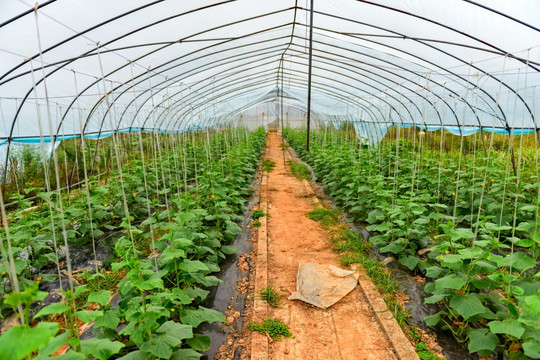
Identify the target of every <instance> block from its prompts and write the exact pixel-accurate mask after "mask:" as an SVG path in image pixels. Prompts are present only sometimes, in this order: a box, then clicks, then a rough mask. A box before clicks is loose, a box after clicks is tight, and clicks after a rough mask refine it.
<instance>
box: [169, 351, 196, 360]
mask: <svg viewBox="0 0 540 360" xmlns="http://www.w3.org/2000/svg"><path fill="white" fill-rule="evenodd" d="M201 357H202V354H199V353H198V352H196V351H195V350H193V349H180V350H176V351H175V352H173V353H172V356H171V360H200V358H201Z"/></svg>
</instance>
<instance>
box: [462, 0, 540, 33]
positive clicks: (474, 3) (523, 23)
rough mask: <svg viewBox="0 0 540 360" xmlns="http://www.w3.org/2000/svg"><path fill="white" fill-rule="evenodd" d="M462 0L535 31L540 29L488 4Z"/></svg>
mask: <svg viewBox="0 0 540 360" xmlns="http://www.w3.org/2000/svg"><path fill="white" fill-rule="evenodd" d="M463 1H465V2H467V3H469V4H472V5H475V6H478V7H480V8H482V9H484V10H488V11H491V12H493V13H495V14H497V15H500V16H503V17H505V18H507V19H510V20H512V21H515V22H517V23H518V24H521V25H523V26H526V27H528V28H531V29H533V30H536V31H538V32H540V29H539V28H537V27H534V26H532V25H530V24H527V23H526V22H524V21H521V20H519V19H516V18H514V17H512V16H510V15H507V14H505V13H502V12H500V11H497V10H495V9H492V8H490V7H488V6H485V5H482V4H478V3H477V2H475V1H472V0H463Z"/></svg>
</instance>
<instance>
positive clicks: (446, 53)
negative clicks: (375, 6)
mask: <svg viewBox="0 0 540 360" xmlns="http://www.w3.org/2000/svg"><path fill="white" fill-rule="evenodd" d="M356 1H362V0H356ZM318 14H320V15H325V16H329V17H332V18H338V19H340V20H345V21H349V22H353V23H357V24H361V25H365V26H369V27H374V28H377V29H379V30H383V31H387V32H391V33H394V34H399V33H397V32H394V31H391V30H388V29H383V28H380V27H377V26H373V25H370V24H367V23H363V22H360V21H356V20H352V19H347V18H343V17H340V16H335V15H329V14H326V13H318ZM320 30H323V31H329V30H327V29H322V28H321V29H320ZM329 32H334V33H338V32H336V31H332V30H330V31H329ZM339 34H342V35H345V36H351V35H347V34H346V33H339ZM351 37H354V38H356V39H360V40H363V41H366V42H370V43H374V44H377V45H380V46H383V47H385V48H390V49H392V50H395V51H398V52H400V53H404V54H407V55H409V56H411V57H413V58H416V59H420V60H422V61H424V62H426V63H428V64H431V65H433V66H434V67H436V68H438V69H443V68H442V67H441V66H439V65H437V64H436V63H434V62H432V61H429V60H426V59H424V58H421V57H419V56H418V55H415V54H413V53H410V52H407V51H405V50H402V49H400V48H396V47H393V46H390V45H389V44H384V43H380V42H377V41H374V40H371V39H365V38H363V37H356V36H351ZM411 40H413V41H415V40H414V39H412V38H411ZM417 42H419V43H421V44H423V45H425V46H428V47H430V48H432V49H434V50H436V51H439V52H441V53H443V54H445V55H448V56H450V57H452V58H454V59H455V60H458V61H460V62H462V63H464V64H467V63H466V62H465V61H464V60H462V59H460V58H458V57H455V56H454V55H452V54H450V53H448V52H446V51H444V50H441V49H439V48H437V47H435V46H433V45H430V44H425V43H422V42H421V41H417ZM358 46H361V45H358ZM364 56H366V55H365V54H364ZM398 58H400V57H398ZM415 64H416V63H415ZM416 65H418V66H421V65H420V64H416ZM470 66H471V67H474V68H475V69H477V70H479V71H480V72H482V73H483V74H486V75H488V76H489V77H491V78H492V79H494V80H496V81H499V80H497V79H496V78H494V77H493V76H492V75H490V74H489V73H487V72H485V71H484V70H481V69H479V68H478V67H475V66H472V65H470ZM445 71H447V72H449V73H450V74H452V75H453V76H455V77H456V78H458V79H460V80H462V81H463V82H464V83H467V84H470V83H469V82H468V81H466V80H465V79H464V78H463V77H462V76H460V75H458V74H456V73H454V72H452V71H449V70H448V69H445ZM445 77H446V76H445ZM500 82H501V83H502V84H504V86H505V87H506V88H508V89H509V90H511V91H512V92H514V93H515V94H516V95H518V94H517V92H516V91H515V90H514V89H513V88H511V87H510V86H509V85H507V84H506V83H505V82H503V81H500ZM458 83H459V82H458ZM475 88H478V89H479V90H481V91H482V92H483V93H485V94H486V95H487V96H488V97H489V98H490V99H491V100H492V101H493V103H495V104H497V102H496V100H495V99H494V98H493V96H491V95H490V94H489V93H488V92H487V91H485V90H484V89H483V88H479V87H478V86H475ZM518 96H519V95H518ZM460 97H461V96H460ZM519 98H520V99H521V101H522V102H523V101H524V100H523V99H522V98H521V96H519ZM481 99H482V100H483V101H484V102H486V101H485V99H484V98H483V97H481ZM486 104H487V105H488V106H489V107H490V108H491V106H490V105H489V104H488V103H487V102H486ZM497 105H498V108H499V110H500V111H501V114H502V115H503V118H504V121H505V122H506V128H508V121H507V120H506V115H505V114H504V111H503V110H502V108H501V107H500V105H499V104H497ZM527 108H528V107H527ZM529 110H530V109H529ZM494 112H495V111H494ZM532 119H533V123H535V124H536V122H535V120H534V116H532ZM458 126H459V125H458Z"/></svg>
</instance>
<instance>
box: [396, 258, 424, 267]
mask: <svg viewBox="0 0 540 360" xmlns="http://www.w3.org/2000/svg"><path fill="white" fill-rule="evenodd" d="M399 262H400V263H401V264H403V265H405V267H407V268H408V269H409V270H414V268H415V267H416V265H418V263H419V262H420V259H419V258H417V257H416V256H412V255H407V256H401V257H400V258H399Z"/></svg>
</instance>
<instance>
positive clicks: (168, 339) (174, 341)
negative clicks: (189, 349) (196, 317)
mask: <svg viewBox="0 0 540 360" xmlns="http://www.w3.org/2000/svg"><path fill="white" fill-rule="evenodd" d="M156 333H158V334H164V337H163V338H162V340H163V341H164V342H165V343H167V344H169V345H171V346H176V345H179V344H180V342H181V341H182V340H184V339H190V338H192V337H193V327H192V326H190V325H182V324H179V323H177V322H174V321H166V322H165V323H163V325H161V326H160V327H159V328H158V329H157V330H156Z"/></svg>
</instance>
